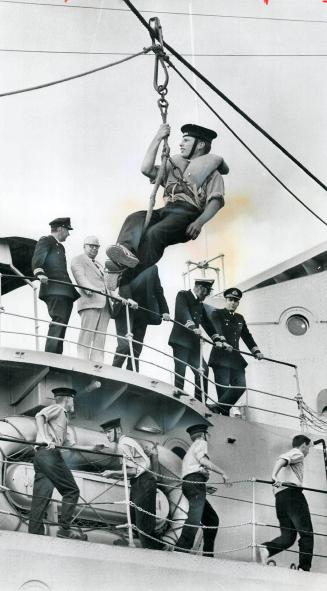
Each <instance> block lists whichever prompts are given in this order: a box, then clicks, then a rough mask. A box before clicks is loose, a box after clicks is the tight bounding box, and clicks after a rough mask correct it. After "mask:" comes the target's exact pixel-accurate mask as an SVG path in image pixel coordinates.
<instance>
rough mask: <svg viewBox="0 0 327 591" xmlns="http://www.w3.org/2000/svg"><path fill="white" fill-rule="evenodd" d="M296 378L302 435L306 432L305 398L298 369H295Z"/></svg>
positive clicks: (296, 398)
mask: <svg viewBox="0 0 327 591" xmlns="http://www.w3.org/2000/svg"><path fill="white" fill-rule="evenodd" d="M294 378H295V382H296V397H295V400H296V402H297V407H298V409H299V419H300V428H301V431H302V433H303V432H304V431H305V416H304V412H303V398H302V394H301V391H300V379H299V372H298V368H297V367H296V366H295V367H294Z"/></svg>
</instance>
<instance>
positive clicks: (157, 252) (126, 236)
mask: <svg viewBox="0 0 327 591" xmlns="http://www.w3.org/2000/svg"><path fill="white" fill-rule="evenodd" d="M200 213H201V212H200V211H199V210H198V209H197V208H196V207H194V206H193V205H190V204H189V203H182V202H177V203H171V204H170V205H166V206H165V207H162V208H160V209H155V210H154V211H153V213H152V216H151V220H150V224H149V226H148V227H147V229H146V231H145V232H144V234H143V226H144V221H145V216H146V211H137V212H135V213H132V214H131V215H129V216H128V217H127V218H126V220H125V222H124V223H123V226H122V228H121V230H120V233H119V236H118V240H117V242H119V243H120V244H122V245H123V246H126V247H127V248H128V249H129V250H131V251H132V252H133V253H134V254H135V255H136V256H137V257H138V259H139V261H140V263H139V265H137V267H136V268H135V269H133V270H129V271H127V272H126V273H125V275H124V282H126V281H127V279H128V282H129V281H130V280H131V279H132V278H133V277H135V276H136V275H138V273H140V272H141V271H143V269H146V268H147V267H151V266H152V265H154V264H155V263H157V262H158V261H159V260H160V259H161V257H162V255H163V253H164V250H165V248H166V247H167V246H171V245H173V244H179V243H180V242H187V241H188V240H189V238H188V237H187V236H186V233H185V232H186V228H187V226H188V225H189V224H191V223H192V222H193V221H194V220H195V219H196V218H197V217H199V215H200Z"/></svg>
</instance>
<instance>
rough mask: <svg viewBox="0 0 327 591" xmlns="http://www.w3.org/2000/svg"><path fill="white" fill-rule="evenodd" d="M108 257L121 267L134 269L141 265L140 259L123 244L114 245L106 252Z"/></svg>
mask: <svg viewBox="0 0 327 591" xmlns="http://www.w3.org/2000/svg"><path fill="white" fill-rule="evenodd" d="M106 254H107V256H108V257H109V258H110V259H111V260H112V261H113V262H114V263H116V264H117V265H120V266H121V267H130V268H132V269H133V268H134V267H136V265H138V264H139V262H140V261H139V259H138V258H137V257H136V256H135V254H133V253H132V252H131V251H130V250H129V249H128V248H126V246H123V245H122V244H113V245H112V246H109V247H108V248H107V250H106Z"/></svg>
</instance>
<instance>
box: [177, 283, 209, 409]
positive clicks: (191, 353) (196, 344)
mask: <svg viewBox="0 0 327 591" xmlns="http://www.w3.org/2000/svg"><path fill="white" fill-rule="evenodd" d="M213 283H214V280H213V279H205V278H202V279H196V280H195V282H194V288H193V290H188V291H185V290H182V291H179V292H178V294H177V296H176V303H175V321H176V322H178V323H179V324H174V326H173V329H172V331H171V334H170V337H169V345H170V346H171V347H172V349H173V353H174V360H175V387H176V388H178V389H180V390H183V388H184V378H185V372H186V367H187V365H189V366H191V369H192V371H193V373H194V377H195V391H194V393H195V398H197V399H198V400H200V401H201V400H202V397H201V382H200V374H199V371H198V370H199V366H200V338H199V335H200V334H201V330H200V326H202V327H203V328H204V329H205V331H206V332H207V333H208V334H209V335H210V334H211V333H212V332H213V330H212V325H211V323H210V322H209V319H208V312H207V308H206V306H205V305H204V304H203V302H204V300H205V298H206V297H207V296H208V295H209V294H210V292H211V289H212V285H213ZM184 327H185V328H184ZM202 368H203V371H204V390H205V392H206V393H207V390H208V382H207V379H206V378H207V377H208V366H207V364H206V362H205V361H204V359H202Z"/></svg>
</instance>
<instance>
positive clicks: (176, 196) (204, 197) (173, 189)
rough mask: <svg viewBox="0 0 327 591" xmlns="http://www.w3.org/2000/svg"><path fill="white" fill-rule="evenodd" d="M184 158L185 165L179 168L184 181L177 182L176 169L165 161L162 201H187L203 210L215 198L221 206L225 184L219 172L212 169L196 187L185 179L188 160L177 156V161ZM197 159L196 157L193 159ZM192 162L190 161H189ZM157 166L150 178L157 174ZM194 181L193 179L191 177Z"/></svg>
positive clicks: (166, 202) (179, 161)
mask: <svg viewBox="0 0 327 591" xmlns="http://www.w3.org/2000/svg"><path fill="white" fill-rule="evenodd" d="M174 158H175V159H176V158H177V157H176V156H175V157H174V156H173V157H172V159H173V160H174ZM184 160H185V165H183V167H182V169H181V173H182V174H183V177H182V178H183V179H184V181H185V182H184V183H179V182H178V174H177V175H176V171H174V169H173V167H172V165H171V163H170V162H167V165H166V171H165V174H164V178H163V180H162V185H163V186H164V189H165V190H164V196H163V198H164V201H165V204H166V205H168V204H169V203H174V202H176V201H183V202H186V203H189V204H191V205H193V206H194V207H196V208H197V209H199V211H200V212H201V211H203V210H204V209H205V207H206V205H207V204H208V203H209V201H211V200H213V199H217V200H219V201H220V202H221V207H223V205H224V203H225V201H224V194H225V186H224V181H223V178H222V176H221V174H220V173H219V172H218V170H214V171H213V172H212V173H211V174H210V175H209V176H208V177H207V178H206V179H205V181H204V182H203V183H202V185H201V186H200V187H197V185H196V183H195V182H193V183H192V182H189V181H188V180H187V178H188V175H187V168H188V165H189V164H190V161H188V160H186V159H183V158H180V157H179V158H178V163H179V165H180V163H181V161H184ZM195 160H197V159H195ZM191 162H192V161H191ZM158 168H159V167H157V166H156V167H154V174H153V177H152V180H154V178H155V177H156V175H157V172H158ZM176 176H177V178H176ZM193 181H194V179H193ZM185 186H187V189H188V190H187V191H186V190H185Z"/></svg>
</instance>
